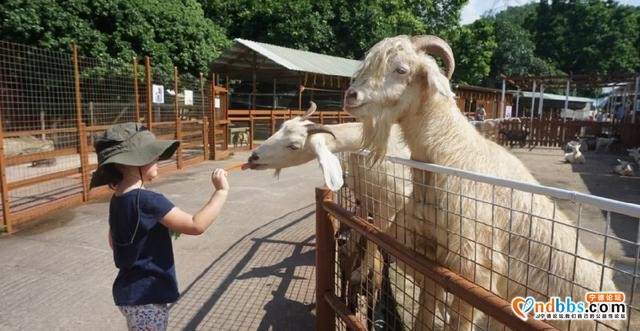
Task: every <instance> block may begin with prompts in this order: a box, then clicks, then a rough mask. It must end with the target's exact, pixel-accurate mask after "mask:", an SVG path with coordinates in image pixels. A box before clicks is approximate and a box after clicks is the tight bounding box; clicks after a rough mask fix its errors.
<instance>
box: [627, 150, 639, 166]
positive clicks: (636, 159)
mask: <svg viewBox="0 0 640 331" xmlns="http://www.w3.org/2000/svg"><path fill="white" fill-rule="evenodd" d="M627 152H629V156H630V157H631V158H632V159H633V161H634V162H635V163H636V164H637V165H638V167H640V147H636V148H627Z"/></svg>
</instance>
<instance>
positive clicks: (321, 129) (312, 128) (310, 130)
mask: <svg viewBox="0 0 640 331" xmlns="http://www.w3.org/2000/svg"><path fill="white" fill-rule="evenodd" d="M316 133H328V134H330V135H332V136H333V138H334V139H335V138H336V135H335V134H333V132H331V130H329V128H327V127H326V126H324V125H322V124H317V123H314V124H309V125H307V135H309V136H310V135H312V134H316Z"/></svg>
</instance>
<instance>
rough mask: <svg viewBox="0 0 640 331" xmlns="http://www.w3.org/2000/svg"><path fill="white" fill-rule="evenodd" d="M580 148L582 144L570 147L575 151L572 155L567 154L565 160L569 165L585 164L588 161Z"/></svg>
mask: <svg viewBox="0 0 640 331" xmlns="http://www.w3.org/2000/svg"><path fill="white" fill-rule="evenodd" d="M580 146H581V145H580V143H576V144H573V145H570V147H571V149H573V151H572V152H571V153H565V154H564V160H565V161H567V162H569V163H584V162H585V161H586V159H585V157H584V154H582V152H580Z"/></svg>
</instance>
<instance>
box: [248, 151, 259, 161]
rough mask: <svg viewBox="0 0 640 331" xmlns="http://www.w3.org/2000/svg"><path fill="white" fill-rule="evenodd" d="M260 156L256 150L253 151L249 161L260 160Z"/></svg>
mask: <svg viewBox="0 0 640 331" xmlns="http://www.w3.org/2000/svg"><path fill="white" fill-rule="evenodd" d="M259 158H260V157H259V156H258V154H256V152H253V153H251V156H249V162H253V161H258V159H259Z"/></svg>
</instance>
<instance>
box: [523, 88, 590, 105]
mask: <svg viewBox="0 0 640 331" xmlns="http://www.w3.org/2000/svg"><path fill="white" fill-rule="evenodd" d="M514 92H515V91H514ZM516 93H517V92H516ZM520 94H521V95H522V96H523V97H524V98H531V92H527V91H521V92H520ZM539 94H540V93H539V92H535V95H534V96H535V98H536V99H537V98H539V97H540V96H539ZM544 99H545V100H554V101H564V100H565V96H564V95H561V94H553V93H544ZM594 101H595V99H591V98H584V97H573V96H569V102H584V103H593V102H594Z"/></svg>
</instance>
